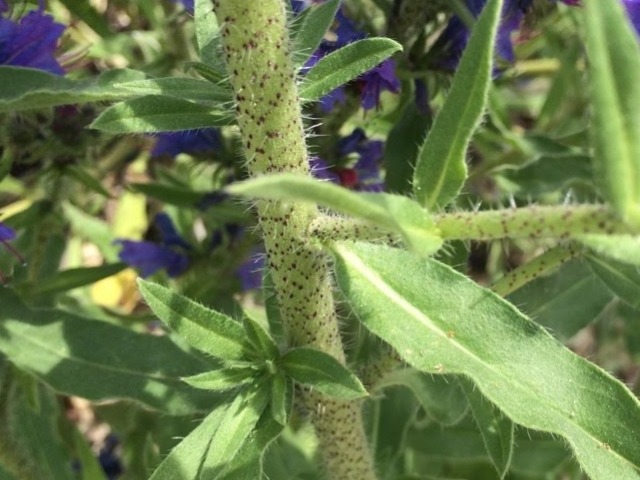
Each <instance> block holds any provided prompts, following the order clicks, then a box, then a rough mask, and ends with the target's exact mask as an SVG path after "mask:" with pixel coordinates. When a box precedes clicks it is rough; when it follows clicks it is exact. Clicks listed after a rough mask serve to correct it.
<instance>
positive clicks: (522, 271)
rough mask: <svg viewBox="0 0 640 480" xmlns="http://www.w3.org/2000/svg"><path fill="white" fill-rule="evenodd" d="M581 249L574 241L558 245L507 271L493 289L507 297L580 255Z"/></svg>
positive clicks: (492, 286)
mask: <svg viewBox="0 0 640 480" xmlns="http://www.w3.org/2000/svg"><path fill="white" fill-rule="evenodd" d="M579 251H580V250H579V247H578V245H575V244H573V243H570V244H568V245H558V246H557V247H554V248H552V249H551V250H548V251H546V252H544V253H543V254H542V255H538V256H537V257H536V258H534V259H533V260H531V261H530V262H528V263H526V264H524V265H522V266H520V267H518V268H516V269H515V270H512V271H511V272H508V273H506V274H505V275H504V276H503V277H501V278H500V279H498V280H497V281H496V282H495V283H494V284H493V285H491V290H493V291H494V292H495V293H497V294H498V295H500V296H502V297H506V296H507V295H509V294H511V293H512V292H515V291H516V290H518V289H519V288H520V287H522V286H524V285H526V284H527V283H529V282H530V281H532V280H535V279H536V278H538V277H539V276H541V275H544V274H545V273H548V272H550V271H551V270H554V269H555V268H557V267H559V266H560V265H562V264H563V263H565V262H567V261H569V260H571V259H572V258H574V257H575V256H577V255H578V253H579Z"/></svg>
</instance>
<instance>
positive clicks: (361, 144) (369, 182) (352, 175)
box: [309, 128, 384, 192]
mask: <svg viewBox="0 0 640 480" xmlns="http://www.w3.org/2000/svg"><path fill="white" fill-rule="evenodd" d="M383 151H384V142H382V141H380V140H369V139H368V138H367V136H366V134H365V133H364V130H362V129H360V128H357V129H355V130H354V131H353V132H352V133H351V134H350V135H348V136H347V137H344V138H342V139H340V141H339V142H338V155H339V156H340V157H350V156H352V155H357V157H358V159H357V160H356V162H355V164H354V165H353V166H352V167H334V168H330V167H329V165H328V164H327V162H325V161H324V160H323V159H321V158H317V157H316V158H312V159H310V160H309V164H310V168H311V172H312V173H313V175H314V176H315V177H316V178H318V179H321V180H328V181H330V182H333V183H337V184H338V185H342V186H343V187H345V188H351V189H354V190H359V191H363V192H381V191H382V190H384V182H383V180H382V174H381V173H380V161H381V159H382V155H383Z"/></svg>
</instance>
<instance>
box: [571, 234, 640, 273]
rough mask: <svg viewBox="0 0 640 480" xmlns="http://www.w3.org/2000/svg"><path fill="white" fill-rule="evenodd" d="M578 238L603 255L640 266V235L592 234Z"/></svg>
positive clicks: (586, 245) (583, 243)
mask: <svg viewBox="0 0 640 480" xmlns="http://www.w3.org/2000/svg"><path fill="white" fill-rule="evenodd" d="M577 240H578V242H580V243H581V244H582V245H584V246H585V247H587V248H588V249H589V250H592V251H593V252H594V253H597V254H598V255H600V256H602V257H607V258H610V259H612V260H615V261H618V262H622V263H626V264H627V265H635V266H636V267H640V235H605V234H602V235H601V234H590V235H582V236H580V237H578V238H577Z"/></svg>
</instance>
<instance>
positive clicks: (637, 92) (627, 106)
mask: <svg viewBox="0 0 640 480" xmlns="http://www.w3.org/2000/svg"><path fill="white" fill-rule="evenodd" d="M584 3H585V5H584V9H583V11H584V20H585V29H584V34H585V37H586V46H587V53H588V56H589V77H590V81H591V98H592V101H593V121H592V128H591V134H592V138H593V143H594V146H595V152H596V154H595V159H594V160H595V173H596V178H597V179H598V180H599V181H600V182H601V185H602V190H603V193H604V194H605V195H606V197H607V199H608V200H609V201H610V202H611V203H612V205H613V206H614V208H615V209H616V211H617V212H618V213H619V214H620V216H621V217H622V218H623V219H624V220H625V221H628V222H630V223H632V224H633V225H635V226H640V83H638V78H640V45H638V39H637V37H636V33H635V32H634V30H633V27H632V26H631V24H630V22H629V21H628V19H627V18H626V15H625V13H624V9H623V6H622V3H621V2H602V1H600V0H588V1H585V2H584Z"/></svg>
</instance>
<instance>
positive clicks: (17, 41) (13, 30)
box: [0, 1, 65, 75]
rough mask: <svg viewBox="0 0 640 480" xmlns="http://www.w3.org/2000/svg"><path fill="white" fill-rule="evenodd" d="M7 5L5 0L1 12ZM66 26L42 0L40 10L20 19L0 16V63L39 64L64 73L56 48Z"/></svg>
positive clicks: (40, 66) (55, 72)
mask: <svg viewBox="0 0 640 480" xmlns="http://www.w3.org/2000/svg"><path fill="white" fill-rule="evenodd" d="M7 9H8V6H7V4H6V3H5V2H4V1H2V3H1V4H0V12H4V11H6V10H7ZM64 29H65V26H64V25H62V24H60V23H56V22H54V21H53V17H51V16H50V15H46V14H45V13H44V7H43V5H42V3H41V5H40V8H39V9H38V10H33V11H31V12H29V13H27V14H26V15H25V16H24V17H22V19H20V21H19V23H15V22H13V21H12V20H10V19H7V18H1V17H0V65H13V66H18V67H30V68H38V69H40V70H45V71H47V72H49V73H54V74H58V75H63V74H64V70H63V69H62V67H61V66H60V64H59V63H58V61H57V60H56V58H55V51H56V48H57V46H58V40H59V38H60V36H61V35H62V33H63V32H64Z"/></svg>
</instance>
